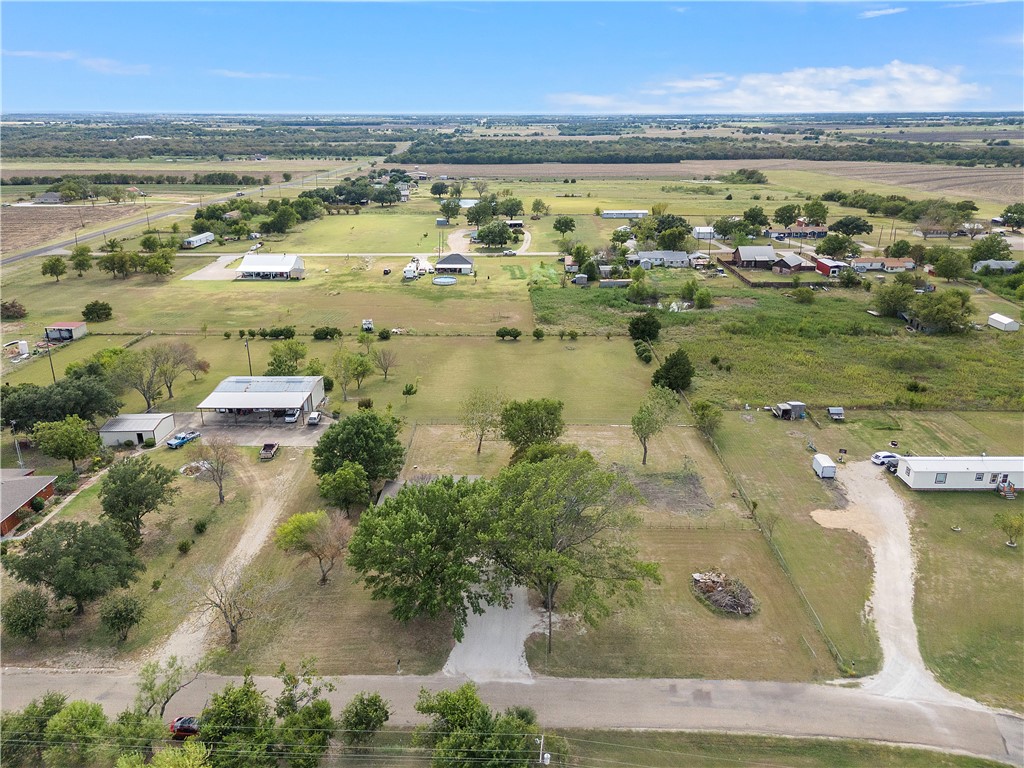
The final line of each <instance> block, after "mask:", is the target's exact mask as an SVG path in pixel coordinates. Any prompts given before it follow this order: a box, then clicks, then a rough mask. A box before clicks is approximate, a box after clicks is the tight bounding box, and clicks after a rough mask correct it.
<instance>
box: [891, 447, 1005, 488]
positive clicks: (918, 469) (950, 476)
mask: <svg viewBox="0 0 1024 768" xmlns="http://www.w3.org/2000/svg"><path fill="white" fill-rule="evenodd" d="M896 476H897V477H899V479H900V480H902V481H903V482H904V483H906V484H907V485H909V486H910V487H911V488H913V489H914V490H915V491H994V490H996V487H997V486H998V485H1000V484H1003V483H1012V484H1013V485H1014V486H1018V487H1019V486H1020V485H1021V483H1024V456H904V457H903V458H901V459H900V462H899V466H897V468H896Z"/></svg>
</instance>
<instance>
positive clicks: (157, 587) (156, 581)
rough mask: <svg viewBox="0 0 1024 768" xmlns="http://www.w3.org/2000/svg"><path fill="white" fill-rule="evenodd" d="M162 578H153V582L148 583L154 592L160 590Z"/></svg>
mask: <svg viewBox="0 0 1024 768" xmlns="http://www.w3.org/2000/svg"><path fill="white" fill-rule="evenodd" d="M163 583H164V582H163V579H153V583H152V584H151V585H150V586H151V587H152V589H153V591H154V592H159V591H160V585H161V584H163Z"/></svg>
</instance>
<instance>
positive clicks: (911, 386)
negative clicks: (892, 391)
mask: <svg viewBox="0 0 1024 768" xmlns="http://www.w3.org/2000/svg"><path fill="white" fill-rule="evenodd" d="M906 389H907V392H927V391H928V385H927V384H922V383H921V382H919V381H913V380H912V381H908V382H907V386H906Z"/></svg>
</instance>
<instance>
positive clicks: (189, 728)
mask: <svg viewBox="0 0 1024 768" xmlns="http://www.w3.org/2000/svg"><path fill="white" fill-rule="evenodd" d="M197 733H199V718H198V717H176V718H174V719H173V720H172V721H171V738H172V739H174V740H176V741H181V740H182V739H187V738H188V737H189V736H195V735H196V734H197Z"/></svg>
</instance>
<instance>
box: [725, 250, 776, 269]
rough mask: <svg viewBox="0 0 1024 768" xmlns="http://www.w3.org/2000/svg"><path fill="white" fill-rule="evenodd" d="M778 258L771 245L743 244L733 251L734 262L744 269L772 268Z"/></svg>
mask: <svg viewBox="0 0 1024 768" xmlns="http://www.w3.org/2000/svg"><path fill="white" fill-rule="evenodd" d="M778 260H779V257H778V256H776V255H775V249H774V248H772V247H771V246H770V245H741V246H740V247H739V248H737V249H736V250H735V251H733V252H732V263H733V264H734V265H735V266H737V267H743V268H744V269H771V268H772V267H773V266H775V262H776V261H778Z"/></svg>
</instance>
